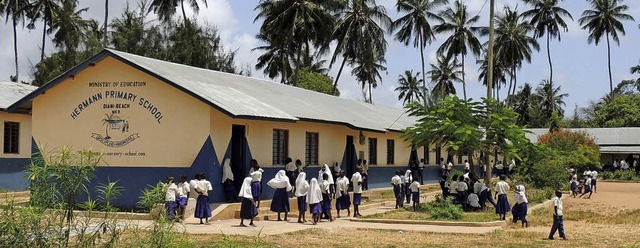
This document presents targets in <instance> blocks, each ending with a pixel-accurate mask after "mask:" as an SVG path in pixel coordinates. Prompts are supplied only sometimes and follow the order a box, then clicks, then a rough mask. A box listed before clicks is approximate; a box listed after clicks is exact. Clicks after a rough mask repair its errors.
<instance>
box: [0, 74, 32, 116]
mask: <svg viewBox="0 0 640 248" xmlns="http://www.w3.org/2000/svg"><path fill="white" fill-rule="evenodd" d="M37 88H38V87H36V86H33V85H28V84H23V83H13V82H1V81H0V111H4V110H6V109H7V108H8V107H9V106H11V105H12V104H14V103H15V102H17V101H18V100H20V99H21V98H23V97H24V96H26V95H27V94H29V93H31V92H32V91H34V90H36V89H37Z"/></svg>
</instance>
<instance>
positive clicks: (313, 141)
mask: <svg viewBox="0 0 640 248" xmlns="http://www.w3.org/2000/svg"><path fill="white" fill-rule="evenodd" d="M304 158H305V162H306V163H307V164H312V165H317V164H318V133H312V132H307V137H306V139H305V157H304Z"/></svg>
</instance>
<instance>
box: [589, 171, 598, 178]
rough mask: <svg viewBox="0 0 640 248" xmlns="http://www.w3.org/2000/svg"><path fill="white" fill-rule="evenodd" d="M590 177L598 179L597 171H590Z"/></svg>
mask: <svg viewBox="0 0 640 248" xmlns="http://www.w3.org/2000/svg"><path fill="white" fill-rule="evenodd" d="M591 178H592V179H598V172H597V171H592V172H591Z"/></svg>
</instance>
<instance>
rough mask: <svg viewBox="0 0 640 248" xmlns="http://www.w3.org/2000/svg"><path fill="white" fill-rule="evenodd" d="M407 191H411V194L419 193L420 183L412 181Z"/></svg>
mask: <svg viewBox="0 0 640 248" xmlns="http://www.w3.org/2000/svg"><path fill="white" fill-rule="evenodd" d="M409 189H411V192H413V193H416V192H420V182H418V181H413V183H411V185H410V186H409Z"/></svg>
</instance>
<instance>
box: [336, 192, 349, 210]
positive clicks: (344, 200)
mask: <svg viewBox="0 0 640 248" xmlns="http://www.w3.org/2000/svg"><path fill="white" fill-rule="evenodd" d="M350 207H351V197H349V194H348V193H346V194H344V195H342V196H340V197H338V199H336V209H338V210H344V209H349V208H350Z"/></svg>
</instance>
